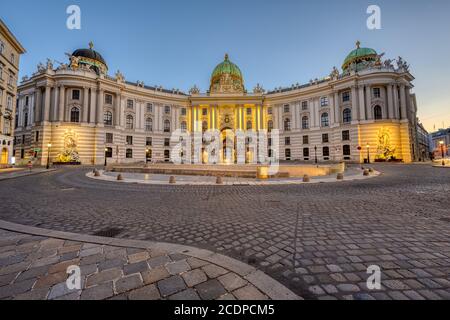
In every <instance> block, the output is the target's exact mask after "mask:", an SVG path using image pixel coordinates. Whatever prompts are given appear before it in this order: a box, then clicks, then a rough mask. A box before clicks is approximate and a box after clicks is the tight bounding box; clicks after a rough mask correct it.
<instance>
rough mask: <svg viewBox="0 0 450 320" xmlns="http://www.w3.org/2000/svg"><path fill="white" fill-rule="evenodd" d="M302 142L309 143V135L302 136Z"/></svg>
mask: <svg viewBox="0 0 450 320" xmlns="http://www.w3.org/2000/svg"><path fill="white" fill-rule="evenodd" d="M303 144H309V136H303Z"/></svg>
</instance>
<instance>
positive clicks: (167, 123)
mask: <svg viewBox="0 0 450 320" xmlns="http://www.w3.org/2000/svg"><path fill="white" fill-rule="evenodd" d="M164 132H170V121H169V120H165V121H164Z"/></svg>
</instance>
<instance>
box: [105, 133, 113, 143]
mask: <svg viewBox="0 0 450 320" xmlns="http://www.w3.org/2000/svg"><path fill="white" fill-rule="evenodd" d="M106 143H113V134H112V133H110V132H107V133H106Z"/></svg>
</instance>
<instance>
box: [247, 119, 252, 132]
mask: <svg viewBox="0 0 450 320" xmlns="http://www.w3.org/2000/svg"><path fill="white" fill-rule="evenodd" d="M252 128H253V125H252V121H251V120H248V121H247V130H252Z"/></svg>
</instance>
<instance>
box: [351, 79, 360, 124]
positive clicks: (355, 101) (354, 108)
mask: <svg viewBox="0 0 450 320" xmlns="http://www.w3.org/2000/svg"><path fill="white" fill-rule="evenodd" d="M352 115H353V116H352V120H355V119H359V103H358V99H357V98H356V86H352ZM352 122H353V121H352Z"/></svg>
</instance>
